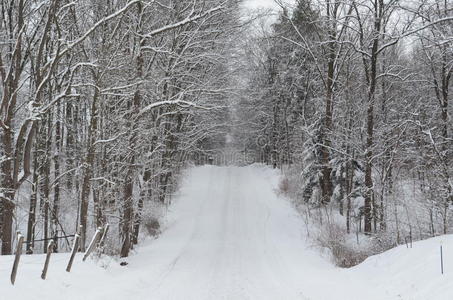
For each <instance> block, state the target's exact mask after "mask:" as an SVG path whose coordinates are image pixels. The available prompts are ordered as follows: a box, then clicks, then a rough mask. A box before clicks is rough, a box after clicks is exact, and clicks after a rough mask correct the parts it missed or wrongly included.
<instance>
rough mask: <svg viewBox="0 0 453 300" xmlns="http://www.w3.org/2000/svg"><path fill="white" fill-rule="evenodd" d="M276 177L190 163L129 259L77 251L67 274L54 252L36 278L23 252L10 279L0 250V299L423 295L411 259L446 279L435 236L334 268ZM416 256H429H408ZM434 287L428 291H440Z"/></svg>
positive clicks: (36, 264) (33, 262) (258, 170)
mask: <svg viewBox="0 0 453 300" xmlns="http://www.w3.org/2000/svg"><path fill="white" fill-rule="evenodd" d="M278 177H279V176H278V173H277V171H275V170H272V169H269V168H267V167H264V166H260V165H253V166H248V167H241V168H240V167H216V166H204V167H198V168H193V169H190V170H189V171H188V172H187V174H186V176H185V180H184V182H183V183H182V186H181V189H180V192H179V195H178V197H177V199H176V200H175V203H174V205H172V206H171V207H170V211H169V215H168V222H167V224H166V226H165V230H164V232H163V233H162V235H161V236H160V237H159V238H158V239H157V240H149V241H146V242H145V243H144V244H143V246H141V247H139V248H138V250H137V253H135V254H134V255H132V256H131V257H130V258H129V259H128V263H129V264H128V265H127V266H125V267H121V266H119V263H118V261H112V262H111V263H110V265H109V266H108V267H105V268H102V267H101V266H100V265H101V264H102V263H105V260H104V261H99V262H97V263H96V262H94V261H88V262H86V263H82V262H81V256H78V257H77V259H76V262H75V264H74V267H73V271H72V272H71V273H66V272H65V271H64V269H65V264H66V262H67V260H68V254H56V255H55V256H53V257H52V263H51V266H50V269H49V273H48V279H47V280H46V281H42V280H41V279H40V278H39V275H40V271H41V268H42V263H43V261H44V256H42V255H33V256H23V258H22V262H21V265H20V267H19V275H18V278H17V281H16V285H15V286H14V287H12V286H11V285H10V284H9V282H8V281H9V272H10V267H11V262H12V257H0V299H12V300H21V299H27V300H33V299H51V300H54V299H55V300H56V299H81V300H82V299H83V300H85V299H96V300H104V299H105V300H116V299H118V300H125V299H128V300H136V299H138V300H142V299H143V300H148V299H196V300H203V299H238V300H243V299H244V300H245V299H258V300H259V299H313V300H323V299H326V300H327V299H348V300H349V299H361V300H363V299H379V300H383V299H427V298H425V297H416V295H420V294H419V293H418V292H417V291H416V290H415V291H414V287H413V285H412V282H415V281H414V280H416V279H417V278H418V279H417V280H419V281H422V282H423V281H425V282H426V280H425V279H423V278H424V277H420V276H419V277H416V276H414V274H415V273H411V269H410V268H411V267H412V265H414V266H415V267H416V268H417V270H422V269H423V270H425V272H426V274H428V275H429V278H434V277H436V278H437V279H436V280H437V281H436V285H435V286H443V285H444V280H447V279H448V278H447V277H443V278H439V276H438V275H436V274H437V273H438V272H437V266H438V265H437V260H436V259H437V258H436V255H437V250H438V248H437V244H436V243H437V242H436V241H435V240H433V241H426V242H421V243H420V246H417V244H415V245H414V249H412V250H410V252H408V250H407V249H405V248H404V247H400V248H396V249H394V250H391V251H389V254H383V255H382V256H376V257H373V258H371V259H370V260H368V261H367V262H365V263H364V264H362V265H360V266H358V267H356V268H353V269H350V270H342V269H339V268H336V267H334V266H333V265H332V264H331V263H330V262H329V261H328V259H326V258H323V257H321V255H320V254H319V251H318V250H317V249H313V248H311V247H310V243H309V242H308V241H307V240H306V237H305V235H304V230H305V225H304V224H303V222H302V220H301V218H300V217H299V216H298V215H297V213H296V212H295V210H294V209H293V208H292V207H291V205H290V203H289V202H288V201H286V200H284V199H282V198H279V197H278V196H277V195H276V191H275V188H276V186H277V184H278ZM450 240H451V242H452V243H451V244H452V245H453V238H451V237H450ZM431 244H433V245H434V246H432V245H431ZM444 245H445V244H444ZM417 251H418V252H417ZM426 254H428V256H427V255H426ZM408 255H413V257H411V256H408ZM419 257H425V258H429V259H426V260H423V261H421V263H419V264H414V263H413V261H415V260H416V259H417V258H419ZM401 258H404V259H405V260H402V259H401ZM401 261H404V265H403V266H401V265H398V268H397V269H392V265H397V264H398V263H400V262H401ZM400 264H401V263H400ZM431 265H432V266H431ZM450 265H451V266H452V268H453V264H450ZM420 268H421V269H420ZM431 269H432V270H431ZM447 270H448V269H447ZM398 271H400V272H401V273H399V274H398V273H397V272H398ZM373 274H379V276H374V275H373ZM392 276H395V277H392ZM411 276H413V278H411ZM421 276H423V275H421ZM395 279H397V280H399V284H398V285H394V284H393V283H392V281H395ZM446 282H447V281H445V284H446ZM425 286H426V285H425ZM421 287H423V285H421V286H419V287H418V288H419V289H420V290H421ZM399 289H401V290H402V291H404V293H407V295H410V296H409V297H402V296H401V294H400V293H399V291H398V290H399ZM433 290H436V291H439V289H435V288H434V286H433V285H432V286H429V285H428V287H427V289H425V290H424V292H425V294H424V295H432V291H433ZM450 290H451V289H450ZM440 292H442V290H440ZM439 295H441V294H438V297H435V298H432V299H441V298H442V299H448V297H446V298H443V297H440V296H439ZM442 295H443V292H442Z"/></svg>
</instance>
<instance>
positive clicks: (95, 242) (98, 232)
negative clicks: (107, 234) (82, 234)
mask: <svg viewBox="0 0 453 300" xmlns="http://www.w3.org/2000/svg"><path fill="white" fill-rule="evenodd" d="M102 231H103V230H102V227H99V228H98V229H97V230H96V233H95V234H94V236H93V238H92V239H91V242H90V245H89V246H88V249H87V251H86V252H85V255H84V256H83V261H85V260H86V259H87V257H88V256H90V254H91V252H92V251H93V250H94V248H96V246H97V245H98V242H99V239H100V238H101V235H102Z"/></svg>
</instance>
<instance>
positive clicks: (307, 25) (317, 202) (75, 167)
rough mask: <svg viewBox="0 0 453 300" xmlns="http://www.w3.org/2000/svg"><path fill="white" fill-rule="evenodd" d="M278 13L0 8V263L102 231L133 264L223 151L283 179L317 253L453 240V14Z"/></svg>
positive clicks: (324, 9) (309, 2)
mask: <svg viewBox="0 0 453 300" xmlns="http://www.w3.org/2000/svg"><path fill="white" fill-rule="evenodd" d="M276 2H277V4H279V5H280V10H279V14H278V17H277V18H276V21H275V23H274V24H272V25H271V26H270V27H269V26H268V25H266V24H265V25H263V26H261V27H260V26H258V24H260V22H259V21H256V20H255V21H251V19H253V18H254V17H251V16H243V15H242V14H241V5H243V3H242V1H240V0H190V1H189V0H179V1H174V0H159V1H153V0H131V1H128V0H79V1H69V0H46V1H41V0H17V1H9V0H1V4H0V5H1V7H0V50H1V52H0V94H1V98H0V99H1V102H0V176H1V177H0V199H1V202H0V204H1V207H0V209H1V218H0V236H1V253H2V254H11V253H12V246H13V245H14V239H15V237H14V232H15V231H16V230H21V231H22V232H24V233H25V235H26V247H27V252H28V253H33V252H43V251H44V252H45V251H46V249H47V243H48V241H49V240H51V239H54V240H55V241H56V245H57V249H60V250H61V251H67V250H68V249H69V248H70V244H69V241H68V239H67V238H60V237H65V236H67V235H70V234H73V233H74V232H75V231H76V229H77V228H78V226H79V225H82V228H83V230H82V231H83V232H81V235H82V246H81V248H82V250H83V249H84V248H85V240H86V239H87V237H89V236H90V235H92V234H93V233H94V231H95V230H96V228H98V227H100V226H103V225H104V224H107V223H108V224H110V225H111V231H110V232H109V237H108V243H109V248H108V249H109V250H108V251H109V252H110V253H111V254H120V255H121V256H123V257H125V256H128V255H129V251H130V249H131V248H133V246H134V245H135V244H137V243H138V242H139V237H140V236H141V235H142V233H143V232H144V231H146V230H148V231H149V232H154V231H155V230H156V227H158V225H156V222H157V224H158V222H159V221H158V220H159V218H160V217H161V216H162V215H163V214H165V211H166V209H167V207H168V205H170V204H171V200H172V195H173V194H174V192H175V191H176V190H177V188H178V183H179V182H180V178H181V174H183V171H184V169H186V168H187V167H188V166H190V165H191V164H203V163H210V162H215V161H214V160H215V159H216V158H219V157H220V158H221V163H225V162H231V159H230V158H228V159H227V158H225V157H224V156H225V155H226V154H225V153H227V151H226V150H225V149H234V151H235V154H234V155H235V158H234V159H233V160H234V161H233V162H235V161H236V162H237V159H236V158H237V157H239V156H243V157H245V158H246V159H242V160H241V163H244V162H261V163H266V164H269V165H271V166H273V167H274V168H279V169H281V170H282V172H283V174H284V179H283V180H282V182H281V184H280V185H281V186H280V189H281V191H282V192H283V193H285V194H286V195H287V196H288V197H290V198H291V199H293V201H294V202H295V204H296V205H297V207H298V208H299V209H300V211H301V212H302V213H304V214H306V218H307V222H314V223H319V224H320V225H321V228H324V229H321V231H322V232H321V233H320V234H321V235H322V234H324V236H323V237H324V238H325V239H327V241H323V242H326V245H325V246H327V247H329V246H331V245H332V243H331V240H337V239H341V238H344V239H345V240H348V238H347V236H348V234H349V235H351V236H355V235H357V241H358V240H359V238H358V235H359V233H360V234H361V235H363V236H365V237H366V238H367V239H370V240H372V244H373V245H372V250H371V251H373V252H377V251H382V250H384V249H386V248H389V247H391V246H394V245H396V244H399V243H402V242H404V239H405V238H406V237H410V239H423V238H426V237H429V236H434V235H438V234H445V233H448V232H451V230H452V228H453V226H452V222H451V221H452V218H453V213H452V211H451V210H452V208H453V205H452V204H453V135H452V129H453V128H452V127H453V122H452V119H451V116H452V104H451V99H450V98H451V93H450V91H451V87H450V84H451V82H452V78H451V77H452V73H453V3H451V1H447V0H442V1H439V0H413V1H398V0H342V1H340V0H298V1H295V3H293V2H291V3H287V4H285V3H282V2H280V1H276ZM222 156H223V157H222ZM217 162H219V161H217ZM324 230H326V231H324ZM342 233H344V235H342ZM329 239H330V240H329ZM38 240H39V241H38ZM35 241H36V242H35ZM345 244H347V241H345ZM333 250H334V251H335V249H333ZM342 259H343V258H342ZM353 263H354V262H348V261H342V264H343V265H348V264H353Z"/></svg>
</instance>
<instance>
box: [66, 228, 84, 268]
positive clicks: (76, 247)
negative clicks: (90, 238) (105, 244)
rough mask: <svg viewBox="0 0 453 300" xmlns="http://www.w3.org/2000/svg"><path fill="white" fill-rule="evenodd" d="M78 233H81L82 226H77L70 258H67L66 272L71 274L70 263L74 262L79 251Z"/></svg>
mask: <svg viewBox="0 0 453 300" xmlns="http://www.w3.org/2000/svg"><path fill="white" fill-rule="evenodd" d="M80 232H82V225H80V226H79V229H78V230H77V233H76V234H75V236H74V244H73V246H72V251H71V257H70V258H69V262H68V266H67V267H66V272H71V268H72V263H73V262H74V258H75V255H76V253H77V251H78V250H79V240H80Z"/></svg>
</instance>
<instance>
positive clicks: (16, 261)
mask: <svg viewBox="0 0 453 300" xmlns="http://www.w3.org/2000/svg"><path fill="white" fill-rule="evenodd" d="M23 243H24V236H23V235H22V234H21V233H20V232H19V231H18V232H17V245H16V257H15V258H14V264H13V270H12V271H11V284H12V285H14V283H15V282H16V275H17V268H18V267H19V261H20V255H21V254H22V244H23Z"/></svg>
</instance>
